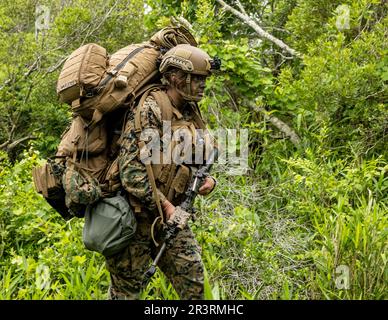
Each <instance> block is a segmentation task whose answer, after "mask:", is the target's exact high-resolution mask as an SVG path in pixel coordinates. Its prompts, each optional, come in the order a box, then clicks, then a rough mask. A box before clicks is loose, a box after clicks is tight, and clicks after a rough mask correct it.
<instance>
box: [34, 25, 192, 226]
mask: <svg viewBox="0 0 388 320" xmlns="http://www.w3.org/2000/svg"><path fill="white" fill-rule="evenodd" d="M180 43H188V44H191V45H195V46H196V45H197V43H196V42H195V40H194V38H193V37H192V35H191V34H190V33H189V32H188V31H187V30H186V29H184V28H182V27H179V28H178V27H168V28H164V29H162V30H161V31H159V32H158V33H157V34H155V35H154V36H153V37H152V38H151V40H150V41H149V42H145V43H142V44H133V45H129V46H127V47H125V48H123V49H120V50H119V51H117V52H116V53H114V54H113V55H112V56H110V57H109V56H108V54H107V52H106V50H105V49H104V48H103V47H101V46H99V45H97V44H94V43H91V44H87V45H84V46H82V47H80V48H78V49H77V50H75V51H74V52H73V53H72V54H71V55H70V56H69V58H68V59H67V60H66V62H65V63H64V66H63V68H62V71H61V73H60V75H59V78H58V83H57V93H58V96H59V99H60V101H62V102H65V103H67V104H69V105H71V110H72V113H73V120H72V123H71V125H70V126H69V127H68V128H67V129H66V131H65V132H64V134H63V135H62V137H61V138H62V140H61V142H60V144H59V146H58V150H57V153H56V155H55V157H53V159H51V160H49V161H47V162H46V163H45V164H44V165H43V166H41V167H37V168H34V169H33V179H34V183H35V187H36V190H37V191H38V192H39V193H41V194H42V195H43V196H44V197H45V199H46V200H47V201H48V202H49V204H50V205H52V206H53V207H54V208H55V209H56V210H57V211H58V212H59V213H60V214H61V215H62V217H63V218H65V219H70V218H72V217H73V216H83V215H84V212H85V208H86V206H87V205H89V204H92V203H95V202H96V201H97V200H98V199H100V198H101V197H107V196H111V195H113V194H115V193H116V192H117V191H118V190H119V189H120V188H121V183H120V177H119V168H118V163H117V153H118V149H119V139H120V136H121V131H122V130H121V129H122V128H123V126H124V119H125V118H126V113H127V112H130V110H131V107H132V105H133V104H134V102H135V101H136V99H137V97H139V96H140V95H141V94H142V93H144V92H145V91H146V90H147V89H149V88H150V87H151V86H152V83H153V82H158V80H159V77H160V75H159V72H158V59H159V58H161V57H162V55H163V54H164V53H165V52H166V51H167V50H168V49H170V48H172V47H174V46H175V45H177V44H180Z"/></svg>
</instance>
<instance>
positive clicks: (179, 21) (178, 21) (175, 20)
mask: <svg viewBox="0 0 388 320" xmlns="http://www.w3.org/2000/svg"><path fill="white" fill-rule="evenodd" d="M171 22H172V23H173V24H175V25H179V24H181V25H182V26H184V27H185V28H186V29H187V30H189V31H190V32H191V33H193V34H194V33H195V31H194V28H193V26H192V25H191V23H190V22H189V21H187V20H186V19H185V18H184V17H183V16H179V17H171Z"/></svg>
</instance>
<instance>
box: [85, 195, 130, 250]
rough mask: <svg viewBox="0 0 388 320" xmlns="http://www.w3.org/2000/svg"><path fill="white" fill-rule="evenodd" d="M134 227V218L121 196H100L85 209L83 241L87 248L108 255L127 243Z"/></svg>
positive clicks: (121, 248)
mask: <svg viewBox="0 0 388 320" xmlns="http://www.w3.org/2000/svg"><path fill="white" fill-rule="evenodd" d="M136 227H137V223H136V218H135V216H134V214H133V212H132V210H131V208H130V206H129V204H128V201H127V200H126V199H125V198H124V197H123V196H121V195H117V196H115V197H112V198H102V199H100V201H98V202H97V203H95V204H94V205H90V206H88V207H87V209H86V213H85V224H84V229H83V241H84V244H85V247H86V248H87V249H89V250H92V251H96V252H99V253H101V254H103V255H104V256H105V257H109V256H111V255H114V254H115V253H118V252H119V251H121V250H123V249H124V248H125V247H126V246H128V245H129V243H130V239H131V238H132V237H133V235H134V234H135V232H136Z"/></svg>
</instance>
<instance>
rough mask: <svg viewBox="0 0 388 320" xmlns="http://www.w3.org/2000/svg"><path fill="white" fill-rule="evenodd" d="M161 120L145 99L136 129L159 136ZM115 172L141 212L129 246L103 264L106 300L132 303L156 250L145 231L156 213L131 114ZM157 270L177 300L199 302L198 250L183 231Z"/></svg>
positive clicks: (200, 271)
mask: <svg viewBox="0 0 388 320" xmlns="http://www.w3.org/2000/svg"><path fill="white" fill-rule="evenodd" d="M166 96H167V95H166ZM185 111H186V112H184V114H185V115H184V120H186V121H193V119H192V115H191V114H190V112H187V110H185ZM161 114H162V113H161V110H160V108H159V106H158V104H157V102H156V100H155V99H154V98H153V97H151V96H148V97H147V99H146V100H145V102H144V104H143V106H142V109H141V122H142V128H143V129H147V128H151V129H158V130H160V131H159V132H161V131H162V116H161ZM119 168H120V178H121V182H122V184H123V187H124V188H125V190H126V191H127V192H128V195H129V196H130V197H131V198H132V199H133V198H135V199H136V200H137V201H138V202H139V203H140V204H141V208H142V209H141V212H138V213H136V214H135V215H136V218H137V222H138V230H137V232H136V234H135V236H134V238H133V239H132V241H131V244H130V245H129V246H128V247H127V248H126V249H125V250H123V251H122V252H120V253H118V254H116V255H114V256H113V257H109V258H107V260H106V264H107V269H108V270H109V272H110V275H111V287H110V292H109V294H110V298H111V299H138V298H139V294H140V291H141V289H142V288H143V287H142V282H143V280H144V273H145V272H146V271H147V269H148V267H149V265H150V262H151V260H150V258H154V257H155V255H156V254H157V252H158V250H159V249H158V248H156V247H155V244H154V242H153V240H152V238H151V232H150V231H151V225H152V222H153V221H154V219H155V217H156V216H157V215H158V213H157V209H156V203H155V200H154V198H153V195H152V188H151V185H150V183H149V180H148V176H147V172H146V169H145V166H144V164H143V163H142V162H141V161H140V160H139V147H138V138H137V136H136V133H135V121H134V115H133V113H130V114H129V116H128V119H127V123H126V127H125V133H124V139H123V141H122V143H121V150H120V155H119ZM158 187H159V186H158ZM158 191H159V192H158V193H159V196H160V201H161V202H163V201H164V200H165V199H166V198H165V196H164V195H163V193H162V192H160V190H158ZM172 202H173V201H172ZM158 242H159V241H158ZM158 267H159V268H160V269H161V270H162V271H163V273H164V274H165V275H166V276H167V277H168V279H169V280H170V281H171V283H172V285H173V287H174V288H175V289H176V291H177V292H178V294H179V296H180V297H181V299H203V281H204V276H203V265H202V261H201V248H200V246H199V245H198V243H197V241H196V239H195V238H194V234H193V232H192V231H191V230H190V227H189V226H186V228H185V229H184V230H183V231H181V232H179V233H178V235H177V237H176V238H175V239H174V241H173V243H172V247H170V248H168V249H167V250H166V252H165V253H164V254H163V256H162V258H161V260H160V262H159V264H158Z"/></svg>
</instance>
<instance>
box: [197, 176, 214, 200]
mask: <svg viewBox="0 0 388 320" xmlns="http://www.w3.org/2000/svg"><path fill="white" fill-rule="evenodd" d="M215 185H216V182H215V180H214V179H213V178H212V177H210V176H209V177H206V179H205V181H204V183H203V185H202V186H201V187H200V188H199V190H198V192H199V194H200V195H202V196H206V195H208V194H209V193H210V192H212V191H213V189H214V187H215Z"/></svg>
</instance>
